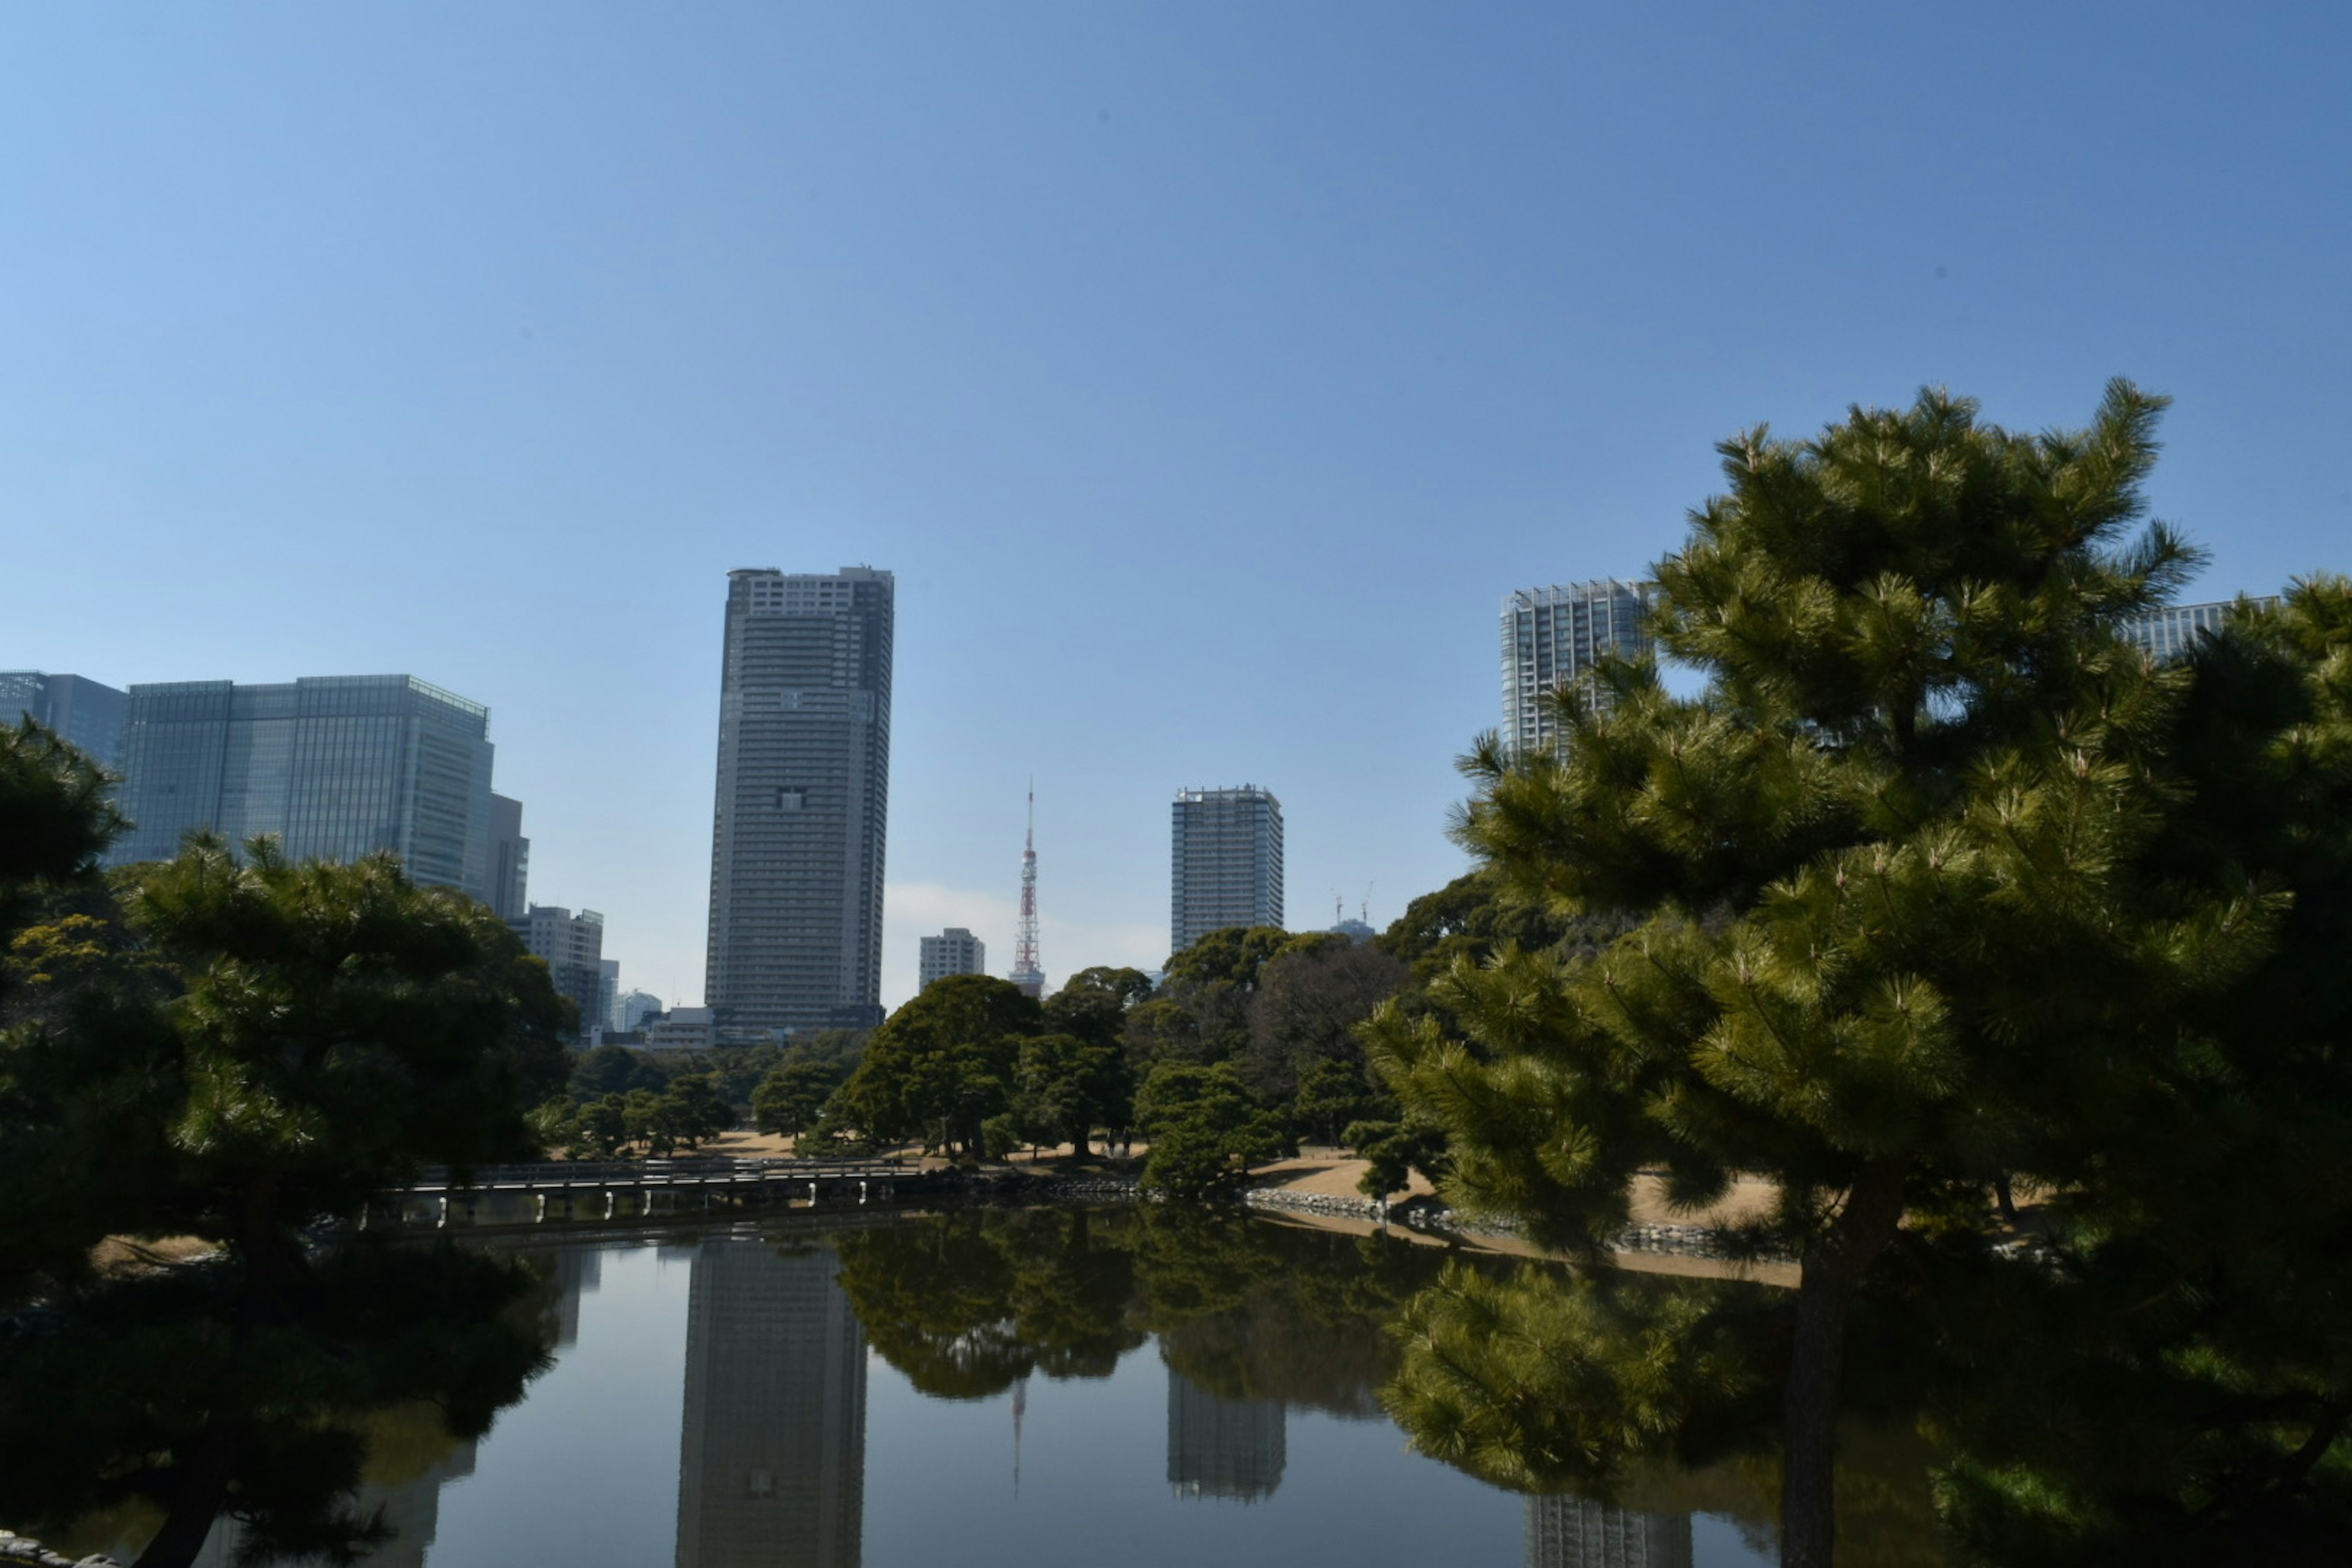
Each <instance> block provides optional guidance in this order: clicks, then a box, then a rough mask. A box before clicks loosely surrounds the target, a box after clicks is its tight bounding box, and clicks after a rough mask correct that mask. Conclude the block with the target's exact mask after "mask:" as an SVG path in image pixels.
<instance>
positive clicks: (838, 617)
mask: <svg viewBox="0 0 2352 1568" xmlns="http://www.w3.org/2000/svg"><path fill="white" fill-rule="evenodd" d="M894 595H895V589H894V585H893V581H892V578H891V575H890V574H889V573H887V572H877V571H874V570H871V569H870V568H866V567H862V566H853V567H845V568H844V569H843V570H842V571H841V572H839V573H837V574H833V575H829V576H828V575H816V574H785V573H782V572H776V571H738V572H730V573H729V574H728V584H727V635H726V651H725V657H724V659H723V661H722V663H721V666H720V671H719V788H718V800H717V805H716V808H715V811H714V813H713V825H712V833H711V851H710V943H709V958H708V966H709V967H708V972H707V974H706V976H705V984H704V996H705V999H706V1000H707V1001H708V1002H709V1004H710V1005H712V1006H713V1007H715V1008H717V1009H718V1011H719V1020H720V1022H721V1023H722V1025H725V1026H729V1027H730V1028H742V1029H751V1030H775V1029H784V1030H802V1029H818V1028H828V1027H836V1026H847V1027H852V1028H862V1027H867V1026H872V1025H875V1024H878V1023H880V1022H881V1021H882V864H883V847H884V840H885V837H886V836H887V832H886V830H887V818H888V814H889V799H890V658H891V646H892V638H893V637H894V610H893V602H894Z"/></svg>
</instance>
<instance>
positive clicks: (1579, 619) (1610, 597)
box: [1503, 577, 1653, 752]
mask: <svg viewBox="0 0 2352 1568" xmlns="http://www.w3.org/2000/svg"><path fill="white" fill-rule="evenodd" d="M1652 592H1653V589H1652V586H1651V584H1647V583H1620V582H1619V581H1617V579H1615V578H1614V577H1604V578H1601V579H1600V580H1599V581H1597V582H1591V583H1560V584H1555V585H1553V586H1551V587H1549V588H1520V589H1517V590H1516V591H1514V592H1512V593H1509V594H1506V595H1503V745H1504V747H1505V748H1506V749H1507V750H1508V751H1513V752H1518V751H1525V750H1528V748H1531V747H1533V748H1542V747H1546V746H1549V745H1550V744H1552V742H1553V734H1552V729H1553V725H1552V712H1551V707H1550V704H1549V698H1550V696H1551V694H1552V693H1553V692H1555V691H1557V690H1559V689H1560V688H1561V687H1563V686H1577V687H1581V688H1582V689H1585V690H1587V691H1590V690H1591V689H1592V683H1591V670H1592V667H1593V665H1595V664H1596V663H1598V662H1599V661H1600V658H1601V655H1603V654H1609V653H1613V654H1617V655H1619V656H1620V657H1622V658H1641V657H1642V656H1643V655H1644V654H1646V653H1648V652H1649V651H1650V637H1649V633H1648V632H1647V631H1645V630H1644V629H1643V625H1642V617H1643V615H1644V614H1645V613H1646V612H1647V611H1648V609H1649V605H1650V597H1651V595H1652Z"/></svg>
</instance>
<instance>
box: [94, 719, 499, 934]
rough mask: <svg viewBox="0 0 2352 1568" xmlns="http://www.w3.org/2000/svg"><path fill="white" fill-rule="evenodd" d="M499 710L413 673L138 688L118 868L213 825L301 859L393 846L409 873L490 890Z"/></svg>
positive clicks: (485, 897) (483, 893)
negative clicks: (263, 836)
mask: <svg viewBox="0 0 2352 1568" xmlns="http://www.w3.org/2000/svg"><path fill="white" fill-rule="evenodd" d="M489 722H490V710H488V709H487V708H485V707H483V706H482V705H481V704H479V703H478V702H468V701H467V700H465V699H464V698H462V697H458V696H456V695H454V694H452V693H450V692H446V691H444V690H442V689H439V688H438V687H435V686H428V685H426V684H425V682H424V681H422V680H418V679H415V678H414V677H413V676H406V675H337V676H316V677H306V678H304V679H300V680H295V681H291V682H289V683H287V684H284V685H277V686H239V685H237V684H236V683H235V682H233V681H227V680H186V681H174V682H170V683H167V684H163V685H154V686H134V687H132V688H131V693H130V701H129V704H128V707H127V710H126V712H125V715H124V719H123V732H122V763H121V771H122V784H121V788H120V789H119V790H118V791H117V792H116V803H117V804H118V805H120V806H121V809H122V813H123V815H124V816H128V817H129V818H130V819H131V822H132V823H133V824H134V826H132V828H131V831H130V832H128V833H126V834H124V835H123V836H122V837H121V838H119V839H117V840H116V841H115V844H114V847H113V848H112V849H111V850H110V852H109V854H108V857H107V858H108V860H109V862H110V864H114V865H123V864H128V863H130V862H132V861H137V860H159V859H163V858H168V857H170V856H171V855H173V854H174V853H175V852H177V850H178V849H179V847H180V839H181V838H182V837H183V836H184V835H185V834H187V833H188V832H190V831H191V830H193V829H197V828H208V829H210V830H211V831H213V832H215V833H218V834H219V835H221V836H222V837H225V838H226V839H227V840H228V841H229V842H230V843H232V844H242V843H243V842H244V841H245V840H247V838H250V837H253V836H254V835H256V834H260V833H274V834H276V835H278V838H279V840H280V841H281V842H282V844H283V846H284V848H285V851H286V853H287V854H288V855H289V856H290V857H292V858H295V859H298V860H299V859H318V860H356V859H358V858H360V857H361V856H363V855H367V854H371V853H373V852H374V851H376V850H379V849H389V850H392V851H394V853H396V854H397V855H399V857H400V858H401V862H402V864H403V865H404V866H405V867H406V868H407V871H408V875H409V876H410V877H411V878H412V879H415V880H416V881H419V882H425V883H430V884H433V885H436V886H439V887H447V888H457V889H461V890H463V891H464V892H466V893H467V894H470V895H471V896H473V897H474V898H477V899H480V900H482V901H483V902H485V903H488V901H489V895H490V890H491V889H490V885H489V883H490V763H491V759H492V748H491V745H490V740H489Z"/></svg>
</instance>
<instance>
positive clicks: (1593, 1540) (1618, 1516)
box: [1528, 1497, 1691, 1568]
mask: <svg viewBox="0 0 2352 1568" xmlns="http://www.w3.org/2000/svg"><path fill="white" fill-rule="evenodd" d="M1528 1568H1691V1521H1690V1515H1688V1514H1686V1513H1636V1512H1634V1511H1633V1510H1632V1509H1628V1508H1618V1507H1615V1506H1613V1505H1612V1504H1609V1503H1604V1502H1595V1501H1593V1500H1591V1499H1590V1498H1580V1497H1531V1498H1529V1499H1528Z"/></svg>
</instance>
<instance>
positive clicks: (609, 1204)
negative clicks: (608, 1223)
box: [604, 1187, 620, 1219]
mask: <svg viewBox="0 0 2352 1568" xmlns="http://www.w3.org/2000/svg"><path fill="white" fill-rule="evenodd" d="M619 1198H620V1194H618V1193H617V1192H614V1190H613V1189H612V1188H610V1187H607V1188H605V1189H604V1217H605V1218H606V1219H611V1218H612V1217H613V1205H614V1203H615V1202H617V1201H618V1200H619Z"/></svg>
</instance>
